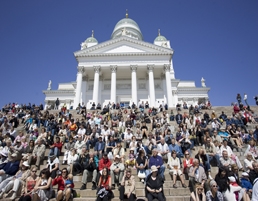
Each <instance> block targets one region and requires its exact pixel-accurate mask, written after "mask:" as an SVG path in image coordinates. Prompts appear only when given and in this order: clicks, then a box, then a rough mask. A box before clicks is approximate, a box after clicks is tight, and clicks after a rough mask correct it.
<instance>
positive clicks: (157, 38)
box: [154, 36, 167, 41]
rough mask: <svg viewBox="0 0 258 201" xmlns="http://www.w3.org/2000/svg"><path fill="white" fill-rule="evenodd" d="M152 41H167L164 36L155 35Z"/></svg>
mask: <svg viewBox="0 0 258 201" xmlns="http://www.w3.org/2000/svg"><path fill="white" fill-rule="evenodd" d="M154 41H167V39H166V38H165V37H164V36H157V37H156V38H155V40H154Z"/></svg>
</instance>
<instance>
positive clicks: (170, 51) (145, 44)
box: [74, 37, 174, 57]
mask: <svg viewBox="0 0 258 201" xmlns="http://www.w3.org/2000/svg"><path fill="white" fill-rule="evenodd" d="M120 41H127V42H131V43H134V44H137V45H140V46H142V47H147V48H151V49H154V50H157V51H160V52H164V53H167V55H172V54H173V52H174V51H173V49H170V48H164V47H161V46H158V45H155V44H152V43H148V42H145V41H139V40H135V39H132V38H129V37H119V38H116V39H112V40H108V41H105V42H103V43H100V44H98V45H95V46H92V47H90V48H87V49H84V50H79V51H76V52H74V56H75V57H78V56H84V55H85V54H90V53H91V52H93V51H95V50H98V49H101V48H105V47H107V46H110V45H113V44H116V43H119V42H120ZM118 54H119V55H121V54H120V53H118ZM138 54H139V53H138ZM104 55H108V53H104ZM111 55H112V54H111ZM119 55H116V54H115V55H114V56H119Z"/></svg>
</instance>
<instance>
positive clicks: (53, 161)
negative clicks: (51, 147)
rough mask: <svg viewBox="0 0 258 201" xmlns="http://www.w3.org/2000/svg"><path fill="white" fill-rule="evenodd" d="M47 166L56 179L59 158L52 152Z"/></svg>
mask: <svg viewBox="0 0 258 201" xmlns="http://www.w3.org/2000/svg"><path fill="white" fill-rule="evenodd" d="M46 168H48V169H49V172H50V175H51V178H52V179H54V178H55V177H56V175H57V171H58V170H59V159H58V158H57V157H56V155H55V154H54V153H51V154H50V155H49V156H48V161H47V166H46Z"/></svg>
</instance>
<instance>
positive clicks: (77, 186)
mask: <svg viewBox="0 0 258 201" xmlns="http://www.w3.org/2000/svg"><path fill="white" fill-rule="evenodd" d="M176 184H177V186H178V187H182V184H181V181H179V180H177V181H176ZM185 184H186V185H187V186H188V184H189V181H188V180H185ZM81 186H82V182H81V181H74V188H75V189H80V188H81ZM163 186H164V188H172V187H173V182H172V181H165V182H164V185H163ZM86 187H87V189H91V187H92V182H91V181H89V182H87V185H86ZM144 187H145V185H144V184H143V183H142V182H139V181H135V188H136V189H143V188H144ZM116 188H117V187H116Z"/></svg>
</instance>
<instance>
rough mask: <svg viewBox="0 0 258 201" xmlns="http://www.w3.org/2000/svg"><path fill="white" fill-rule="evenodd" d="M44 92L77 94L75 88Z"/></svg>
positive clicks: (46, 92) (45, 91)
mask: <svg viewBox="0 0 258 201" xmlns="http://www.w3.org/2000/svg"><path fill="white" fill-rule="evenodd" d="M43 93H44V94H75V91H74V90H44V91H43Z"/></svg>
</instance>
